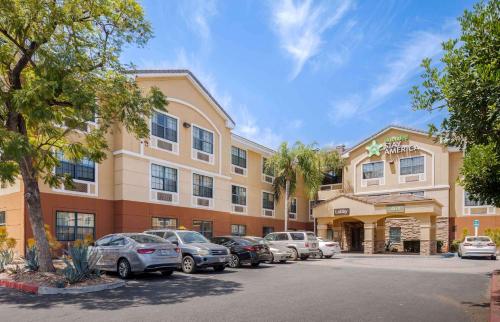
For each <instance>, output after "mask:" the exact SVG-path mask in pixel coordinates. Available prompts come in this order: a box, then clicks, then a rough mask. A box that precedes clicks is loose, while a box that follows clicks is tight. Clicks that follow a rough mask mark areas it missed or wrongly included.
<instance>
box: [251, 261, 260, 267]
mask: <svg viewBox="0 0 500 322" xmlns="http://www.w3.org/2000/svg"><path fill="white" fill-rule="evenodd" d="M259 265H260V262H257V263H252V267H258V266H259Z"/></svg>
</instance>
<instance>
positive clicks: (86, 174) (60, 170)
mask: <svg viewBox="0 0 500 322" xmlns="http://www.w3.org/2000/svg"><path fill="white" fill-rule="evenodd" d="M56 157H57V158H58V159H59V161H60V163H59V165H58V166H57V167H56V174H58V175H66V174H67V175H69V176H70V177H71V178H72V179H75V180H82V181H90V182H94V181H95V163H94V161H91V160H89V159H86V158H85V159H83V160H80V161H77V162H74V161H70V160H68V159H66V158H65V157H64V155H63V153H62V152H56Z"/></svg>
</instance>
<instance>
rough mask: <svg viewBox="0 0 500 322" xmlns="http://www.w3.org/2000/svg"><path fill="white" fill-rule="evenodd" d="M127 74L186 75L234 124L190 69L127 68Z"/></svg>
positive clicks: (230, 120)
mask: <svg viewBox="0 0 500 322" xmlns="http://www.w3.org/2000/svg"><path fill="white" fill-rule="evenodd" d="M126 73H127V74H132V75H141V74H142V75H144V74H170V75H186V76H188V78H190V79H191V80H192V81H193V82H194V83H195V84H196V85H198V86H199V87H200V88H201V90H202V91H203V92H204V94H206V95H207V96H208V98H209V100H211V101H212V103H213V104H214V105H215V106H216V107H218V108H219V110H220V111H221V112H222V113H223V114H224V115H225V116H226V118H227V119H228V120H229V122H230V123H231V125H232V127H234V126H235V124H236V123H235V122H234V120H233V119H232V118H231V116H230V115H229V114H228V113H227V112H226V111H225V110H224V108H223V107H222V106H221V105H220V104H219V102H217V100H216V99H215V98H214V97H213V96H212V94H210V92H209V91H208V90H207V88H206V87H205V86H203V84H202V83H201V82H200V80H199V79H198V78H196V76H194V74H193V73H191V71H190V70H188V69H135V70H129V71H127V72H126Z"/></svg>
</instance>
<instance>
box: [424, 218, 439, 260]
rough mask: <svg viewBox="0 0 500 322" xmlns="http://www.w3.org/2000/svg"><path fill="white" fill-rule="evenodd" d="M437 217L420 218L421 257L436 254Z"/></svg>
mask: <svg viewBox="0 0 500 322" xmlns="http://www.w3.org/2000/svg"><path fill="white" fill-rule="evenodd" d="M436 246H437V245H436V217H435V216H428V217H426V218H420V255H431V254H435V253H436Z"/></svg>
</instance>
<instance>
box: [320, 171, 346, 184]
mask: <svg viewBox="0 0 500 322" xmlns="http://www.w3.org/2000/svg"><path fill="white" fill-rule="evenodd" d="M339 183H342V169H339V170H337V171H330V172H327V173H323V180H322V182H321V184H322V185H331V184H339Z"/></svg>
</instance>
